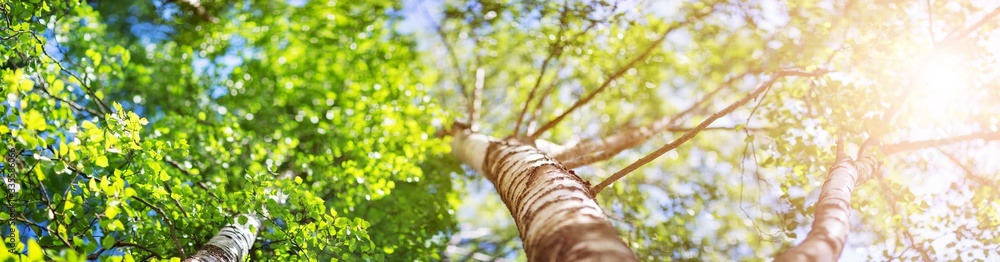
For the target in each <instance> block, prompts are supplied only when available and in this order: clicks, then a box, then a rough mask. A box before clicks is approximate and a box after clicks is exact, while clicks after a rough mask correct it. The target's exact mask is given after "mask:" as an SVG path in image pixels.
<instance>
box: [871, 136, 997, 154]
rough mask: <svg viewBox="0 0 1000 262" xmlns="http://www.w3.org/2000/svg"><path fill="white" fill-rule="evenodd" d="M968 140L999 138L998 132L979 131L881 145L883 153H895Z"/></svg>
mask: <svg viewBox="0 0 1000 262" xmlns="http://www.w3.org/2000/svg"><path fill="white" fill-rule="evenodd" d="M969 140H984V141H993V140H1000V132H996V131H994V132H980V133H972V134H967V135H961V136H954V137H948V138H941V139H929V140H921V141H911V142H900V143H896V144H890V145H884V146H882V147H881V149H882V153H884V154H895V153H899V152H904V151H912V150H918V149H924V148H930V147H936V146H942V145H947V144H952V143H958V142H964V141H969Z"/></svg>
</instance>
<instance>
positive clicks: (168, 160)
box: [163, 157, 221, 200]
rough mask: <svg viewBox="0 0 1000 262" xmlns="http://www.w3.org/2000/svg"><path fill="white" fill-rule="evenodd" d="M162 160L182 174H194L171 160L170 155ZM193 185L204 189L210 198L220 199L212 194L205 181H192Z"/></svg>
mask: <svg viewBox="0 0 1000 262" xmlns="http://www.w3.org/2000/svg"><path fill="white" fill-rule="evenodd" d="M163 161H164V162H167V164H170V166H171V167H174V168H176V169H177V170H179V171H181V173H184V175H187V176H194V174H193V173H191V171H190V170H187V169H186V168H184V167H183V166H181V163H179V162H177V160H173V159H171V158H170V157H164V158H163ZM194 185H195V186H197V187H199V188H201V189H204V190H205V192H206V193H208V195H209V196H211V197H212V198H215V200H221V199H220V198H219V197H218V196H216V195H215V194H212V190H210V189H209V188H208V186H206V185H205V183H202V182H201V181H197V182H195V183H194Z"/></svg>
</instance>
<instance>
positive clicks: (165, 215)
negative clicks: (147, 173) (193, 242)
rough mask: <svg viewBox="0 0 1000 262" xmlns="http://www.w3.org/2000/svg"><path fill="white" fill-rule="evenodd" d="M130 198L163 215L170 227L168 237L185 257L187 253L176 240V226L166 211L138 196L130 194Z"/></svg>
mask: <svg viewBox="0 0 1000 262" xmlns="http://www.w3.org/2000/svg"><path fill="white" fill-rule="evenodd" d="M132 199H135V200H138V201H139V202H142V203H143V204H145V205H146V206H147V207H149V208H150V209H153V211H155V212H156V213H157V214H159V215H160V216H161V217H163V221H165V222H167V226H168V227H170V238H172V239H173V240H174V244H175V245H177V250H178V251H180V252H181V256H182V257H187V254H185V253H184V246H182V245H181V242H180V241H177V232H175V231H177V228H176V227H174V223H173V222H171V221H170V217H168V216H167V213H166V212H163V209H160V207H157V206H155V205H153V204H151V203H149V201H146V200H145V199H142V198H141V197H139V196H132Z"/></svg>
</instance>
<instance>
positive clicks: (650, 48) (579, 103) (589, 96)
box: [527, 8, 715, 141]
mask: <svg viewBox="0 0 1000 262" xmlns="http://www.w3.org/2000/svg"><path fill="white" fill-rule="evenodd" d="M714 10H715V9H714V8H712V9H711V10H710V11H708V12H705V13H701V14H696V15H694V16H692V17H689V18H688V19H687V20H684V21H683V22H679V23H674V24H673V25H671V26H670V27H668V28H667V29H666V30H664V32H663V33H662V34H660V37H659V38H657V39H656V40H655V41H653V43H651V44H650V45H649V46H648V47H647V48H646V50H645V51H643V52H642V53H641V54H639V56H637V57H635V58H633V59H632V60H631V61H629V62H628V63H626V64H625V66H623V67H621V68H619V69H618V71H616V72H614V74H611V76H609V77H608V79H606V80H604V83H602V84H601V86H600V87H598V88H597V89H595V90H594V91H591V92H590V93H589V94H587V95H586V96H584V97H583V98H582V99H580V100H577V101H576V103H573V105H572V106H570V108H569V109H567V110H566V111H564V112H563V113H562V114H560V115H559V116H558V117H556V118H555V119H552V120H551V121H549V122H548V123H545V125H542V127H541V128H539V129H538V130H535V132H534V133H532V134H531V135H529V136H528V139H527V141H534V140H535V139H537V138H538V137H539V136H541V135H542V134H543V133H545V131H548V130H549V129H551V128H553V127H555V126H556V125H557V124H559V122H561V121H562V120H563V119H564V118H566V116H568V115H569V114H570V113H573V111H574V110H576V109H577V108H580V107H581V106H583V105H585V104H587V102H590V100H592V99H594V97H595V96H597V94H599V93H601V92H603V91H604V90H605V89H607V88H608V86H610V85H611V82H612V81H614V80H615V79H618V77H621V76H622V75H624V74H625V72H627V71H628V70H629V69H631V68H632V67H634V66H635V65H636V64H638V63H639V61H642V60H643V59H645V58H646V56H649V54H651V53H653V50H655V49H656V48H657V47H659V46H661V45H663V41H664V40H666V39H667V35H669V34H670V32H673V31H674V30H677V29H678V28H680V27H682V26H685V25H688V24H691V23H694V22H695V21H696V20H697V19H701V18H702V17H705V16H707V15H709V14H711V13H712V12H713V11H714Z"/></svg>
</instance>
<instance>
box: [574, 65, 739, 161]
mask: <svg viewBox="0 0 1000 262" xmlns="http://www.w3.org/2000/svg"><path fill="white" fill-rule="evenodd" d="M755 72H757V70H750V71H747V72H744V73H743V74H741V75H739V76H735V77H732V78H730V79H729V80H726V81H725V82H723V83H722V84H721V85H719V86H718V87H716V88H715V90H712V91H711V92H709V93H708V94H706V95H705V96H703V97H702V98H701V99H700V100H698V102H695V103H694V104H693V105H691V106H690V107H688V108H687V109H685V110H684V111H681V112H680V113H677V114H676V115H673V116H670V117H664V118H661V119H659V120H657V121H655V122H653V123H651V124H649V125H646V126H644V127H641V128H623V129H622V130H623V131H621V132H619V133H617V134H615V135H612V136H609V137H606V138H601V139H597V140H591V141H588V142H584V143H580V144H578V145H576V146H574V147H573V148H572V149H570V150H565V151H564V153H563V154H560V155H556V156H555V158H556V159H557V160H559V161H561V162H564V163H563V164H565V165H566V167H567V168H576V167H581V166H585V165H589V164H592V163H596V162H599V161H604V160H607V159H609V158H611V157H613V156H615V155H617V154H618V153H621V152H622V151H624V150H626V149H629V148H633V147H636V146H639V145H641V144H642V143H645V142H646V141H648V140H649V139H650V138H652V137H653V136H654V135H656V134H659V133H661V132H663V131H690V128H688V130H684V129H685V128H681V127H676V126H675V125H676V124H677V123H678V122H680V121H681V120H683V119H684V118H685V117H687V116H688V115H690V114H692V113H694V112H695V111H698V110H699V109H701V108H702V106H704V105H705V104H707V103H708V101H711V100H712V97H714V96H715V95H717V94H719V93H720V92H721V91H722V90H724V89H727V88H729V87H730V86H732V84H733V83H735V82H736V80H738V79H741V78H743V77H744V76H746V75H748V74H751V73H755ZM592 152H601V153H599V154H598V155H590V156H583V155H587V154H590V153H592Z"/></svg>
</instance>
